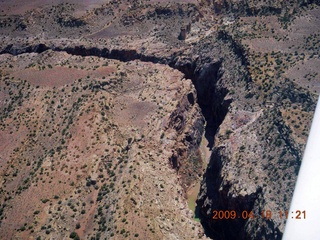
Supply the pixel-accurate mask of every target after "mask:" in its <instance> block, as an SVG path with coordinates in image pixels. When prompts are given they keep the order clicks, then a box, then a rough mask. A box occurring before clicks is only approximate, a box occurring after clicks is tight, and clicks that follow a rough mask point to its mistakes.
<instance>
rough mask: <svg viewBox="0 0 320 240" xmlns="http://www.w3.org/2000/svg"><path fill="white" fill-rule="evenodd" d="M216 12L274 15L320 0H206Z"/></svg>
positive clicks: (316, 2) (242, 14) (241, 14)
mask: <svg viewBox="0 0 320 240" xmlns="http://www.w3.org/2000/svg"><path fill="white" fill-rule="evenodd" d="M204 2H205V3H206V4H209V5H210V6H211V7H212V9H213V10H214V11H215V12H216V13H226V12H229V13H233V14H235V15H237V16H255V15H273V14H281V13H283V12H286V11H288V12H290V11H293V10H294V9H297V8H299V7H301V6H303V5H308V4H312V3H315V4H319V3H320V2H319V0H307V1H306V0H295V1H290V2H288V1H253V0H241V1H236V0H204Z"/></svg>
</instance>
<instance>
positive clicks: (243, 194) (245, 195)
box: [0, 36, 294, 239]
mask: <svg viewBox="0 0 320 240" xmlns="http://www.w3.org/2000/svg"><path fill="white" fill-rule="evenodd" d="M220 37H221V36H220ZM222 40H224V41H227V42H229V43H230V45H229V46H230V48H229V50H228V49H227V47H225V49H223V50H224V51H228V53H229V51H230V49H231V51H232V52H233V53H232V54H233V55H232V56H231V57H230V58H228V57H227V56H226V55H227V54H224V56H223V57H221V58H215V57H212V56H211V57H210V56H208V55H205V54H206V53H204V54H202V53H201V52H200V51H204V52H205V51H207V52H208V54H211V55H214V54H215V56H220V55H219V54H220V53H219V52H218V50H217V52H216V53H212V50H211V49H213V48H214V47H215V46H212V47H207V48H203V49H200V50H195V52H197V53H198V52H199V56H196V54H192V53H191V54H180V53H173V54H172V55H171V56H170V57H157V56H154V55H144V54H142V53H139V52H138V51H137V50H132V49H108V48H105V47H103V48H101V47H92V46H84V45H78V46H77V45H75V44H72V45H68V46H64V45H63V44H56V45H54V44H51V43H46V44H44V43H40V44H36V45H32V46H20V47H19V46H14V45H9V46H7V47H5V48H4V49H2V50H0V53H2V54H4V53H9V54H13V55H18V54H22V53H27V52H30V53H31V52H36V53H41V52H43V51H46V50H48V49H50V50H53V51H66V52H67V53H69V54H74V55H79V56H97V57H105V58H112V59H117V60H120V61H131V60H140V61H147V62H153V63H162V64H168V65H169V66H171V67H172V68H175V69H178V70H179V71H181V72H183V73H184V74H185V77H186V78H188V79H191V80H192V82H193V84H194V87H195V89H196V92H190V93H188V94H187V95H185V96H184V97H183V98H182V99H181V100H180V103H179V105H178V106H176V109H175V110H174V111H173V112H172V113H171V115H170V118H169V121H168V123H167V125H166V126H164V128H165V129H164V131H165V132H166V133H165V135H166V136H167V135H169V133H172V132H174V134H173V135H174V136H177V138H176V139H175V140H176V142H177V144H176V146H175V149H173V152H172V155H171V157H170V158H169V162H170V163H171V165H172V167H173V168H174V169H176V170H177V172H178V174H179V176H181V178H180V180H181V184H182V186H183V188H184V189H185V190H186V189H188V187H189V186H190V185H191V184H193V183H194V182H195V181H197V180H198V179H199V176H201V175H202V174H203V172H202V161H203V160H202V159H201V154H200V153H199V145H200V142H201V138H202V135H203V132H204V129H205V137H206V139H207V140H208V147H209V148H210V149H211V151H212V156H211V158H210V162H209V165H208V168H207V170H206V172H205V174H204V177H203V181H202V184H201V189H200V193H199V195H198V200H197V214H198V215H199V217H200V219H201V223H202V225H203V226H204V228H205V230H206V233H207V235H208V236H209V237H212V238H214V239H262V238H261V237H262V236H263V237H265V239H280V238H281V231H280V230H279V225H280V224H281V223H280V224H279V223H277V225H275V223H274V222H273V221H272V220H270V221H269V220H261V219H253V220H251V219H236V220H232V221H230V220H225V221H224V220H219V221H213V220H212V216H213V210H215V209H216V210H239V211H240V213H241V211H242V210H246V211H248V212H250V211H251V210H252V211H254V212H255V213H257V212H261V210H263V209H264V207H265V206H266V205H267V204H265V202H266V201H269V202H272V201H275V202H277V203H279V202H281V201H282V202H283V199H280V195H275V196H276V197H277V198H278V199H276V200H272V201H270V196H274V193H272V192H270V191H269V189H272V188H273V185H270V186H264V185H263V182H264V180H261V181H260V176H259V174H258V173H259V171H260V173H261V172H262V173H263V174H265V175H266V178H267V177H268V175H270V176H271V175H272V174H273V173H274V172H275V171H274V170H273V169H271V168H270V169H269V168H268V166H273V165H272V163H271V164H269V162H266V163H265V164H264V163H263V161H261V162H262V163H261V164H260V163H259V164H260V165H261V166H258V167H257V166H255V164H256V163H254V162H250V161H251V160H252V159H258V157H259V156H260V155H261V153H259V151H258V150H259V149H267V145H263V144H260V142H261V140H260V139H259V137H258V136H257V135H258V132H257V131H258V127H257V126H256V125H254V122H255V119H258V118H259V117H260V116H262V111H260V110H261V109H259V110H258V111H256V112H254V111H253V112H250V113H249V112H248V111H247V110H246V109H245V107H243V108H242V107H241V105H237V104H233V102H232V101H233V100H232V99H233V98H232V97H231V96H230V94H229V92H230V90H233V92H236V91H238V89H237V88H235V87H233V86H234V84H235V83H236V84H238V85H237V86H238V87H239V92H241V91H245V90H247V87H248V86H249V85H250V84H251V82H250V79H249V78H248V76H246V75H245V74H246V66H245V65H246V64H244V63H245V62H246V59H244V54H242V53H243V52H242V51H241V49H238V48H237V45H236V44H235V43H233V42H232V41H231V40H230V39H229V38H228V37H226V39H224V38H222ZM225 45H227V44H223V43H221V42H219V45H217V48H218V47H220V46H222V47H221V48H223V47H224V46H225ZM209 49H210V50H209ZM221 55H223V54H221ZM191 56H192V57H191ZM240 88H241V91H240ZM196 103H197V104H199V107H200V108H199V107H198V106H195V105H197V104H196ZM242 105H243V106H245V103H243V104H242ZM235 106H236V107H238V106H239V110H233V112H231V110H230V109H231V108H234V107H235ZM238 112H241V114H242V113H243V114H244V115H243V116H242V115H241V116H240V115H239V114H240V113H238ZM187 113H188V114H187ZM201 113H202V115H203V116H202V115H201ZM237 114H238V115H239V116H237ZM230 116H233V117H235V118H237V117H239V118H241V117H243V119H240V120H241V124H242V125H243V126H242V125H241V126H240V127H239V128H241V129H244V131H246V132H241V131H240V130H237V129H235V130H237V131H238V133H233V132H232V131H231V132H229V134H231V135H232V134H233V135H234V136H232V137H233V139H237V138H238V140H236V141H238V142H240V143H243V144H244V145H245V144H246V143H248V142H253V144H252V146H253V147H255V148H256V149H255V150H252V151H251V152H252V153H251V152H250V154H251V155H252V156H251V155H250V154H249V155H250V156H245V157H244V158H245V159H242V160H243V161H244V160H246V161H248V164H247V165H246V166H245V167H242V166H239V164H238V163H237V162H236V161H237V159H236V156H235V155H234V154H237V152H238V151H239V149H241V147H242V146H241V145H240V144H239V145H238V143H236V144H234V143H232V142H231V141H229V140H228V139H225V140H223V141H221V142H219V143H217V142H216V140H217V135H219V134H220V135H221V133H222V131H221V127H223V128H224V131H225V129H228V130H229V129H232V128H231V125H230V124H231V123H230V122H231V120H230V118H232V117H230ZM227 117H228V118H229V120H228V121H229V123H226V118H227ZM271 118H272V119H274V117H273V116H271V115H270V116H265V119H271ZM204 119H205V121H204ZM228 124H229V125H228ZM270 125H272V123H271V122H270ZM258 126H260V125H258ZM270 131H271V130H270ZM273 131H276V130H273ZM271 133H272V134H275V133H273V132H271ZM268 141H269V140H268ZM289 144H290V143H289ZM225 145H226V146H229V147H226V148H225V147H224V146H225ZM230 146H231V147H230ZM246 146H247V145H246ZM247 147H248V148H249V147H250V146H247ZM245 154H247V153H244V155H245ZM259 154H260V155H259ZM240 157H241V156H240ZM270 157H272V156H270ZM237 158H238V157H237ZM265 161H267V159H266V160H265ZM228 164H231V165H230V167H229V166H228ZM263 167H264V169H263ZM293 167H294V166H293ZM251 168H254V169H255V170H254V171H253V173H254V174H255V173H256V174H257V175H253V178H254V177H255V176H258V180H257V182H256V183H255V182H253V180H252V179H253V178H252V179H251V180H250V179H248V176H249V175H250V174H251V173H249V169H251ZM229 169H231V170H232V171H233V174H234V175H233V176H232V177H228V176H227V174H228V172H229ZM256 169H257V170H256ZM268 171H270V173H268ZM279 171H283V175H285V172H286V171H288V170H287V169H283V170H282V169H280V170H279ZM253 173H252V174H253ZM277 174H278V173H277ZM279 174H280V173H279ZM260 175H261V174H260ZM278 178H279V177H278V176H275V177H274V179H275V180H277V179H278ZM237 179H242V180H243V179H244V180H243V181H245V182H244V183H239V182H237ZM261 179H262V177H261ZM272 180H273V179H272ZM259 181H260V182H259ZM290 181H291V182H294V178H292V179H291V180H290ZM270 182H271V183H272V181H270ZM272 184H274V183H272ZM261 186H262V187H261ZM288 186H289V185H288ZM242 187H248V190H246V191H242ZM283 187H284V186H283ZM288 189H292V185H290V186H289V188H288ZM267 190H268V191H267ZM268 192H269V193H268ZM265 194H267V196H265ZM268 194H269V195H268ZM288 194H289V193H288ZM281 196H282V195H281ZM283 210H285V208H284V209H283ZM231 230H232V231H231Z"/></svg>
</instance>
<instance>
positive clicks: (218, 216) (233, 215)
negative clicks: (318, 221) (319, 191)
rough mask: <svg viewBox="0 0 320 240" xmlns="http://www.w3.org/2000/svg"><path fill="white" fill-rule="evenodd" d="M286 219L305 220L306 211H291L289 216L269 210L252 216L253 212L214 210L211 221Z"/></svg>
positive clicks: (283, 212) (285, 212)
mask: <svg viewBox="0 0 320 240" xmlns="http://www.w3.org/2000/svg"><path fill="white" fill-rule="evenodd" d="M275 217H276V218H280V219H288V218H289V217H290V218H292V219H306V218H307V212H306V210H296V211H292V212H291V214H290V216H289V211H281V210H280V211H278V212H272V211H270V210H264V211H261V212H260V213H259V214H254V213H253V211H247V210H243V211H235V210H214V211H213V216H212V219H215V220H226V219H231V220H232V219H250V218H251V219H252V218H264V219H272V218H275Z"/></svg>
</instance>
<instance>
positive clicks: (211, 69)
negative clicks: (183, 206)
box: [0, 43, 242, 237]
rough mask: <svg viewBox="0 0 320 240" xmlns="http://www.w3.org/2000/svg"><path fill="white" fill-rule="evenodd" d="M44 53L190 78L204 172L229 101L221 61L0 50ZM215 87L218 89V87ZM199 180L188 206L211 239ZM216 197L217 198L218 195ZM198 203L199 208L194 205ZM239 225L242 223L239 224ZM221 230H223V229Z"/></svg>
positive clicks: (41, 47)
mask: <svg viewBox="0 0 320 240" xmlns="http://www.w3.org/2000/svg"><path fill="white" fill-rule="evenodd" d="M47 50H52V51H64V52H67V53H68V54H71V55H77V56H83V57H86V56H96V57H103V58H107V59H115V60H119V61H122V62H128V61H132V60H140V61H143V62H152V63H161V64H166V65H169V66H170V67H172V68H174V69H177V70H179V71H180V72H182V73H183V74H184V75H185V77H186V78H188V79H191V80H192V82H193V84H194V86H195V89H196V92H197V103H198V104H199V106H200V108H201V112H202V114H203V116H204V118H205V126H199V127H201V128H203V127H204V128H205V131H204V134H203V137H202V141H201V143H199V145H197V146H193V150H192V151H196V152H197V154H198V153H199V154H200V155H201V159H202V161H203V168H204V172H208V171H207V164H208V163H209V161H210V160H211V158H212V149H214V136H215V134H216V132H217V130H218V128H219V126H220V124H221V123H222V122H223V120H224V118H225V116H226V114H227V112H228V107H229V105H230V104H231V100H229V101H225V100H224V98H225V96H226V95H227V93H228V90H227V89H225V88H223V87H221V86H220V85H219V84H218V82H219V81H220V80H221V76H222V75H223V68H222V67H221V66H222V63H223V61H222V60H219V61H211V62H209V63H205V64H203V63H201V61H198V60H199V59H198V60H190V59H189V60H187V61H181V59H180V58H179V57H178V56H177V55H178V54H177V55H172V56H171V57H170V58H158V57H155V56H147V55H143V54H140V53H138V52H137V51H136V50H130V49H129V50H128V49H112V50H109V49H107V48H102V49H101V48H97V47H88V48H86V47H84V46H74V47H70V46H68V47H60V46H54V47H49V46H47V45H45V44H42V43H40V44H37V45H32V46H26V47H23V48H17V47H15V46H14V45H9V46H7V47H6V48H5V49H3V50H2V51H1V52H0V54H6V53H7V54H12V55H19V54H24V53H42V52H45V51H47ZM218 85H219V86H220V87H218ZM215 177H216V178H219V168H217V172H216V176H215ZM200 185H201V179H199V180H198V181H196V182H194V183H193V184H192V186H191V188H189V191H187V194H186V195H187V197H188V199H187V200H188V205H189V208H190V209H192V210H193V211H194V212H195V217H196V218H197V219H198V220H200V221H201V223H202V225H203V226H204V228H205V230H206V232H207V235H208V236H209V237H212V236H214V234H212V232H211V231H212V230H211V228H210V223H209V222H207V221H208V219H207V216H205V215H203V214H202V213H201V210H200V209H201V208H202V202H201V201H199V199H198V196H199V192H200V187H201V186H200ZM217 197H219V196H217ZM196 202H197V203H198V205H197V204H196ZM241 225H242V224H241ZM223 229H224V228H223ZM227 229H228V227H227Z"/></svg>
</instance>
